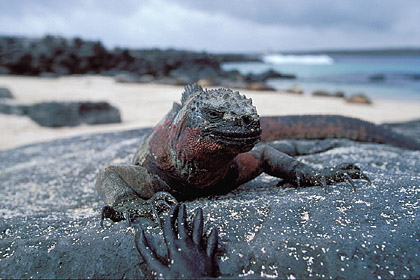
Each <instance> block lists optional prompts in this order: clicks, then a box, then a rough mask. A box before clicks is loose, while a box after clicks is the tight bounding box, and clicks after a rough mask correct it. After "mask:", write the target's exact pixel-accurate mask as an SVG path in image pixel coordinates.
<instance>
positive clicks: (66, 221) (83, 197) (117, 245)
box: [0, 122, 420, 279]
mask: <svg viewBox="0 0 420 280" xmlns="http://www.w3.org/2000/svg"><path fill="white" fill-rule="evenodd" d="M412 125H413V124H410V130H408V133H410V134H411V133H413V131H414V133H418V131H419V129H420V122H417V123H416V124H414V125H415V126H416V127H417V129H412ZM394 126H395V125H394ZM399 129H400V131H404V126H399ZM416 131H417V132H416ZM145 132H146V130H132V131H125V132H117V133H110V134H97V135H91V136H82V137H76V138H71V139H64V140H56V141H53V142H48V143H43V144H37V145H31V146H26V147H22V148H17V149H13V150H8V151H3V152H0V170H1V171H0V201H1V204H0V215H1V218H0V278H30V277H32V278H123V277H126V278H143V277H148V276H150V274H149V273H150V272H149V271H148V270H147V267H146V266H145V264H144V263H143V260H142V259H141V257H140V256H139V254H138V252H137V250H136V249H135V246H134V241H133V240H134V238H133V234H132V232H131V229H130V228H127V226H126V224H125V223H124V222H121V223H115V224H113V223H111V222H109V221H108V222H106V223H105V225H106V226H105V228H104V229H102V228H101V227H100V225H99V222H100V218H99V215H100V210H101V207H102V206H103V204H102V202H101V201H100V199H99V197H98V195H97V194H96V191H95V188H94V182H95V177H96V175H97V173H98V171H99V170H100V169H101V168H104V167H106V166H108V165H110V164H114V165H115V164H127V163H129V162H130V161H131V158H132V156H133V154H134V152H135V150H136V148H137V146H138V143H139V141H141V139H142V137H143V136H144V134H145ZM340 142H341V143H342V144H343V147H340V148H336V149H333V150H330V151H327V152H324V153H320V154H317V155H309V156H303V157H300V159H301V160H302V161H304V162H306V163H308V164H311V165H314V166H318V167H321V166H330V165H336V164H339V163H342V162H355V163H357V164H358V165H359V166H360V167H361V168H362V169H363V170H364V171H365V173H366V175H368V176H369V177H370V178H371V179H372V182H373V185H372V186H371V185H369V184H368V183H367V182H365V181H359V180H356V181H355V182H356V188H357V192H353V191H352V190H351V188H350V187H349V186H348V185H347V184H344V183H341V184H337V185H334V186H330V187H329V188H328V193H326V192H325V191H324V190H323V189H322V188H319V187H312V188H307V189H294V188H285V187H284V186H283V187H279V186H277V184H278V183H279V181H280V180H279V179H276V178H273V177H270V176H267V175H262V176H260V177H258V178H257V179H255V180H253V181H251V182H249V183H247V184H245V185H243V186H241V187H240V188H239V189H237V190H235V191H233V192H232V193H229V194H228V195H224V196H216V197H209V198H200V199H196V200H194V201H189V202H187V209H188V210H189V213H192V212H193V211H194V209H195V208H196V207H199V206H200V207H202V208H203V211H204V217H205V219H206V223H205V229H206V230H208V229H210V228H211V227H213V226H216V227H217V228H218V229H219V232H220V240H221V242H220V243H221V245H220V248H219V252H218V261H219V268H220V272H221V274H222V275H224V276H244V277H248V278H259V277H262V278H271V277H280V278H321V277H322V278H345V279H380V278H381V279H388V278H411V279H414V278H419V277H420V257H419V254H420V205H419V199H420V175H419V174H420V164H419V158H420V151H409V150H404V149H399V148H394V147H391V146H386V145H377V144H360V143H354V142H350V141H340ZM314 143H315V142H314ZM159 232H160V231H159V229H158V228H153V227H152V226H151V224H150V225H149V226H148V229H147V234H149V235H151V237H150V238H155V239H156V240H159V242H162V237H161V235H160V234H158V233H159ZM160 251H161V253H164V246H161V248H160Z"/></svg>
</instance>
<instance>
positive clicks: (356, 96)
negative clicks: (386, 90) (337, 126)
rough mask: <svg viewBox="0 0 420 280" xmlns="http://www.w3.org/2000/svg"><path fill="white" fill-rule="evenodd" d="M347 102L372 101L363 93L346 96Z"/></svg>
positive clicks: (364, 102) (360, 102)
mask: <svg viewBox="0 0 420 280" xmlns="http://www.w3.org/2000/svg"><path fill="white" fill-rule="evenodd" d="M346 102H347V103H354V104H372V101H371V100H370V99H369V97H367V96H366V95H364V94H354V95H351V96H349V97H348V98H346Z"/></svg>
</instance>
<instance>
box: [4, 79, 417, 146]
mask: <svg viewBox="0 0 420 280" xmlns="http://www.w3.org/2000/svg"><path fill="white" fill-rule="evenodd" d="M0 87H7V88H9V89H10V90H11V92H12V93H13V95H14V97H15V100H14V101H13V102H17V103H24V104H30V103H35V102H42V101H81V100H89V101H107V102H109V103H111V104H112V105H114V106H116V107H117V108H118V109H119V110H120V112H121V115H122V120H123V122H122V123H121V124H110V125H95V126H87V125H83V126H78V127H74V128H58V129H51V128H45V127H41V126H39V125H37V124H36V123H34V122H33V121H31V120H30V119H29V118H28V117H24V116H13V115H5V114H0V130H1V137H0V149H2V150H4V149H9V148H13V147H18V146H21V145H26V144H31V143H36V142H42V141H47V140H52V139H57V138H63V137H70V136H76V135H81V134H89V133H98V132H107V131H117V130H123V129H132V128H140V127H149V126H154V125H155V124H156V123H157V122H159V121H160V120H161V119H162V117H163V116H164V115H165V114H166V113H167V112H168V111H169V110H170V109H171V107H172V103H173V102H174V101H179V100H180V98H181V93H182V91H183V87H182V86H167V85H155V84H120V83H115V82H114V80H113V78H109V77H101V76H71V77H63V78H36V77H16V76H0ZM240 92H241V93H244V94H245V95H247V96H248V97H251V98H252V99H253V101H254V104H255V105H256V106H257V109H258V112H259V114H260V115H262V116H263V115H290V114H341V115H346V116H352V117H358V118H362V119H365V120H369V121H372V122H375V123H383V122H397V121H408V120H412V119H416V118H417V119H418V118H420V101H418V102H407V101H394V100H374V101H373V105H355V104H347V103H345V101H344V100H342V99H335V98H328V97H311V96H308V95H303V96H299V95H293V94H287V93H278V92H255V91H248V90H241V91H240Z"/></svg>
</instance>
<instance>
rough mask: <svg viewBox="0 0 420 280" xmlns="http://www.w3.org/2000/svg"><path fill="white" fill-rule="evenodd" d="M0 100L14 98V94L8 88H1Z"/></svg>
mask: <svg viewBox="0 0 420 280" xmlns="http://www.w3.org/2000/svg"><path fill="white" fill-rule="evenodd" d="M0 98H10V99H11V98H13V95H12V93H11V92H10V90H9V89H8V88H5V87H0Z"/></svg>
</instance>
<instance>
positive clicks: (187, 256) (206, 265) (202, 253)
mask: <svg viewBox="0 0 420 280" xmlns="http://www.w3.org/2000/svg"><path fill="white" fill-rule="evenodd" d="M186 216H187V213H186V208H185V205H181V207H179V205H176V206H175V207H174V208H172V210H171V212H170V214H169V215H168V217H167V218H166V220H165V222H164V225H163V236H164V238H165V242H166V245H167V246H168V257H169V260H168V262H162V261H161V260H160V259H161V258H160V257H158V256H157V254H156V250H155V248H156V246H151V245H154V244H150V243H149V240H148V239H147V238H146V237H145V234H144V231H143V229H142V228H141V227H140V225H139V224H134V226H135V227H136V235H135V242H136V247H137V250H138V251H139V253H140V255H141V256H142V257H143V259H144V260H145V262H146V263H147V264H148V265H149V267H150V268H151V269H152V270H154V271H155V272H156V273H157V275H158V276H159V277H163V278H173V279H176V278H191V279H194V278H201V277H212V276H215V274H216V271H217V265H216V262H215V253H216V249H217V243H218V234H217V230H216V229H215V228H213V229H212V231H211V233H210V235H209V237H208V239H207V244H206V246H205V247H204V246H203V240H202V234H203V212H202V209H201V208H199V209H198V211H197V212H196V214H195V216H194V220H193V223H192V230H191V235H190V234H189V233H188V223H187V219H186ZM176 222H177V226H176V225H175V223H176ZM176 227H177V228H178V230H177V229H176ZM178 236H179V238H178Z"/></svg>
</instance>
